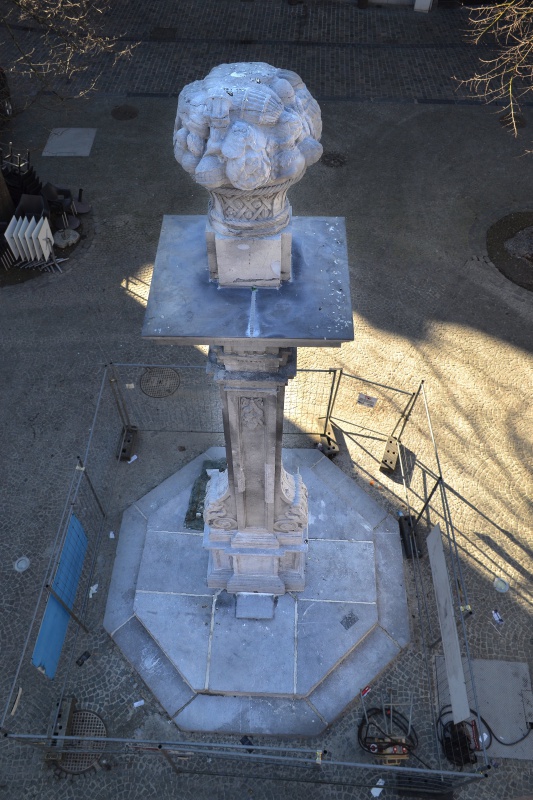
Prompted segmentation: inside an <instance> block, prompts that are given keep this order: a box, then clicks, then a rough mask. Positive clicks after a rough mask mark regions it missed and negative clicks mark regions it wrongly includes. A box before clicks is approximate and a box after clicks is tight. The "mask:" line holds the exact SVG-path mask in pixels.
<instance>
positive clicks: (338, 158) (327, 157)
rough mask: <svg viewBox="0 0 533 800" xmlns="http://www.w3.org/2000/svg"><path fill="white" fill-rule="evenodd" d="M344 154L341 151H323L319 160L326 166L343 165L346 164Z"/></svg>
mask: <svg viewBox="0 0 533 800" xmlns="http://www.w3.org/2000/svg"><path fill="white" fill-rule="evenodd" d="M346 160H347V159H346V156H344V155H343V154H342V153H324V154H323V155H322V158H321V161H322V163H323V164H325V165H326V167H343V166H344V165H345V164H346Z"/></svg>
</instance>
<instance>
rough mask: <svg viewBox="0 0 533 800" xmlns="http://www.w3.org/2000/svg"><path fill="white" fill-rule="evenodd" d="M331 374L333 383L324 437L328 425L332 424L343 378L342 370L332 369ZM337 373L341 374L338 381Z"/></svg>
mask: <svg viewBox="0 0 533 800" xmlns="http://www.w3.org/2000/svg"><path fill="white" fill-rule="evenodd" d="M330 372H333V380H332V381H331V389H330V392H329V401H328V410H327V411H326V420H325V422H324V434H323V435H324V436H325V435H326V433H327V430H328V425H329V424H330V418H331V414H332V412H333V408H334V407H335V401H336V400H337V392H338V390H339V384H340V382H341V377H342V368H341V369H340V370H337V369H330ZM337 373H339V378H338V380H337Z"/></svg>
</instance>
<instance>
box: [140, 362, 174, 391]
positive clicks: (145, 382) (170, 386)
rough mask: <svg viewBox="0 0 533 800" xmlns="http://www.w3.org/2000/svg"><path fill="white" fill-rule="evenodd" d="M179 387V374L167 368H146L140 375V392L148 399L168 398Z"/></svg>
mask: <svg viewBox="0 0 533 800" xmlns="http://www.w3.org/2000/svg"><path fill="white" fill-rule="evenodd" d="M179 385H180V376H179V374H178V373H177V372H176V370H175V369H170V368H168V367H148V368H147V370H146V371H145V372H143V374H142V375H141V391H142V392H144V394H146V395H148V397H169V395H171V394H174V392H175V391H176V390H177V389H178V387H179Z"/></svg>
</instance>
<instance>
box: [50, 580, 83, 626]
mask: <svg viewBox="0 0 533 800" xmlns="http://www.w3.org/2000/svg"><path fill="white" fill-rule="evenodd" d="M45 589H46V591H47V592H48V593H49V594H51V595H52V597H53V598H55V599H56V600H57V602H58V603H59V605H60V606H62V607H63V608H64V609H65V611H66V612H67V613H68V614H69V615H70V616H71V617H72V619H73V620H74V622H76V623H77V624H78V625H79V626H80V628H83V630H84V631H85V633H90V631H89V628H88V627H87V626H86V625H84V624H83V622H82V621H81V619H80V618H79V617H78V616H76V614H75V613H74V611H72V609H71V608H69V607H68V606H67V604H66V603H65V601H64V600H62V599H61V598H60V596H59V595H58V593H57V592H55V591H54V590H53V589H52V587H51V586H50V584H49V583H47V584H46V586H45Z"/></svg>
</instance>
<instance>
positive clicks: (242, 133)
mask: <svg viewBox="0 0 533 800" xmlns="http://www.w3.org/2000/svg"><path fill="white" fill-rule="evenodd" d="M320 136H321V115H320V108H319V106H318V104H317V103H316V101H315V100H314V99H313V97H312V96H311V94H310V92H309V91H308V89H307V88H306V86H305V84H304V83H303V81H302V80H301V78H300V77H299V76H298V75H296V73H294V72H291V71H290V70H284V69H276V68H274V67H272V66H270V65H268V64H264V63H251V64H249V63H245V64H243V63H237V64H223V65H221V66H219V67H216V68H215V69H213V70H212V71H211V72H210V73H209V75H208V76H207V77H206V78H205V79H204V80H203V81H195V82H194V83H192V84H190V85H188V86H186V87H185V88H184V89H183V91H182V92H181V94H180V97H179V101H178V111H177V117H176V125H175V131H174V154H175V157H176V159H177V160H178V162H179V163H180V164H181V166H182V167H183V168H184V169H185V170H186V171H187V172H188V173H189V174H190V175H191V177H192V178H193V179H194V180H195V181H196V182H197V183H199V184H200V185H202V186H204V187H205V188H206V189H207V190H208V192H209V196H210V200H209V207H208V213H207V216H205V217H204V216H166V217H165V218H164V221H163V226H162V231H161V236H160V240H159V247H158V252H157V256H156V262H155V266H154V274H153V279H152V284H151V289H150V296H149V301H148V307H147V311H146V316H145V322H144V327H143V337H145V338H147V339H150V340H153V341H156V342H159V343H167V344H172V345H178V346H180V345H182V346H183V345H194V344H204V345H205V344H207V345H209V357H208V367H207V368H208V371H209V372H211V373H212V375H213V378H214V380H215V381H216V382H217V383H218V385H219V387H220V393H221V402H222V407H223V419H224V433H225V442H226V446H225V457H226V460H227V469H226V471H224V472H219V471H218V470H213V472H212V474H211V477H210V480H209V483H208V488H207V494H206V497H205V504H204V505H205V512H204V520H205V528H204V534H203V536H202V537H200V536H198V535H197V534H196V535H194V534H192V533H191V532H190V531H186V530H185V529H184V522H183V520H184V515H185V510H186V507H187V502H188V498H189V496H190V492H191V487H192V484H193V482H194V480H195V479H196V478H197V476H198V474H199V471H200V470H201V466H202V463H203V462H204V461H205V459H206V458H213V457H215V456H219V457H220V456H222V455H224V451H223V450H222V449H220V448H218V449H217V448H211V449H210V450H209V451H207V453H206V454H204V455H203V456H201V457H199V458H198V459H196V460H195V461H193V462H191V463H190V464H189V465H187V467H185V468H183V469H182V470H180V471H179V472H178V473H176V474H175V475H173V476H170V478H168V479H167V480H166V481H165V482H164V483H163V484H161V485H160V486H159V487H157V488H156V489H154V490H153V491H152V492H150V493H149V494H148V495H146V496H145V497H143V498H140V500H139V501H138V502H137V503H135V504H134V505H133V506H132V507H131V508H130V509H128V510H127V511H126V512H125V514H124V518H123V524H122V529H121V534H120V539H119V546H118V551H117V558H116V561H115V569H114V573H113V579H112V584H111V589H110V594H109V599H108V605H107V611H106V618H105V621H104V624H105V627H106V629H107V630H108V631H109V633H110V634H111V635H112V636H113V638H114V640H115V642H116V643H117V644H118V646H119V647H120V648H121V649H122V650H123V652H124V654H125V655H126V656H127V658H128V659H129V660H130V661H131V662H132V663H133V665H134V666H135V668H136V669H137V671H138V672H139V674H140V675H141V677H142V678H143V680H144V681H145V682H146V683H147V684H148V686H149V687H150V689H151V690H152V692H153V693H154V694H155V696H156V697H157V698H158V700H159V702H160V703H161V704H162V705H163V706H164V708H165V709H166V710H167V712H168V713H169V715H170V716H171V718H172V719H174V720H175V722H176V723H177V724H178V726H180V727H182V728H184V729H188V730H205V731H231V732H238V733H254V732H262V733H298V734H314V733H317V732H318V731H320V730H321V729H323V728H324V727H325V726H326V725H327V724H329V723H330V722H331V721H332V719H334V718H335V717H336V716H337V715H338V714H339V713H340V712H341V711H342V710H343V708H344V707H345V706H346V705H347V703H349V702H350V701H351V699H353V697H354V696H355V695H356V694H357V691H358V689H359V688H361V687H362V686H364V685H365V684H366V683H368V682H369V680H370V679H371V678H372V677H373V676H375V675H376V674H377V672H379V671H380V670H381V669H382V668H383V667H384V666H385V665H386V664H387V663H388V662H389V661H390V659H391V658H393V657H394V656H395V655H397V654H398V653H399V652H400V650H401V649H402V647H404V646H405V644H406V643H407V641H408V639H409V629H408V624H407V610H406V601H405V591H404V587H403V570H402V556H401V548H400V542H399V537H398V531H397V525H396V523H395V521H394V520H392V519H391V518H390V517H389V516H388V515H387V513H386V512H385V511H384V510H383V509H381V508H380V507H379V506H378V505H377V504H375V503H374V502H373V501H372V500H370V498H368V497H367V495H366V494H365V493H364V492H363V491H362V490H361V489H359V488H358V487H357V486H356V485H355V483H354V482H353V481H352V480H351V479H350V478H349V477H348V476H346V475H344V474H343V473H342V472H341V471H340V470H339V469H338V468H336V467H335V466H334V465H333V464H332V463H331V462H330V461H329V460H328V459H327V458H325V457H324V456H323V455H322V454H321V453H320V452H319V451H317V450H290V451H284V452H283V453H282V430H283V416H284V396H285V387H286V385H287V383H288V381H289V380H290V379H291V378H293V377H294V375H295V374H296V353H297V348H298V347H339V346H340V345H341V344H342V343H343V342H348V341H350V340H352V339H353V324H352V309H351V300H350V288H349V274H348V260H347V248H346V233H345V227H344V220H343V219H342V218H338V217H293V216H292V210H291V206H290V203H289V201H288V199H287V191H288V190H289V189H290V187H291V186H292V185H293V184H295V183H296V182H297V181H299V180H300V179H301V178H302V177H303V176H304V174H305V171H306V169H307V168H308V167H309V166H311V165H312V164H313V163H315V162H316V161H318V160H319V159H320V156H321V154H322V147H321V145H320V143H319V139H320ZM392 575H393V576H394V577H393V578H392V579H391V576H392ZM132 590H133V591H132Z"/></svg>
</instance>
